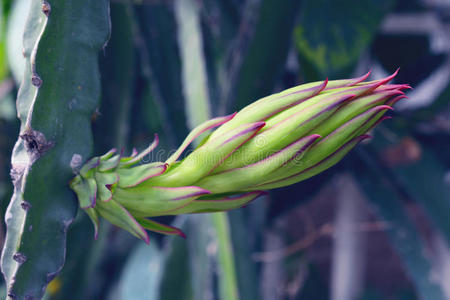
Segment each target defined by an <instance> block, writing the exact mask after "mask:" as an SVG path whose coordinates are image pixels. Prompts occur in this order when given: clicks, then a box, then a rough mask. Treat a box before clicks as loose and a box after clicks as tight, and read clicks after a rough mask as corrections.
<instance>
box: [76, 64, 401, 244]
mask: <svg viewBox="0 0 450 300" xmlns="http://www.w3.org/2000/svg"><path fill="white" fill-rule="evenodd" d="M396 73H397V72H396ZM396 73H394V74H393V75H391V76H389V77H386V78H383V79H380V80H374V81H369V82H364V80H366V79H367V77H368V76H369V73H367V74H365V75H363V76H361V77H358V78H353V79H344V80H331V81H328V80H325V81H320V82H313V83H308V84H303V85H300V86H297V87H293V88H290V89H288V90H285V91H282V92H280V93H277V94H274V95H270V96H267V97H265V98H263V99H260V100H258V101H256V102H254V103H252V104H250V105H249V106H247V107H245V108H243V109H242V110H241V111H239V112H237V113H234V114H232V115H228V116H225V117H218V118H214V119H211V120H208V121H206V122H205V123H203V124H200V125H199V126H197V127H196V128H195V129H194V130H192V132H191V133H190V134H189V135H188V136H187V137H186V139H185V140H184V142H183V143H182V144H181V146H180V147H179V148H178V149H177V150H176V151H175V152H174V153H173V155H171V156H170V157H169V158H168V159H167V161H165V162H152V163H142V161H143V158H144V157H145V156H147V155H148V154H149V153H150V152H151V151H153V150H154V149H155V148H156V146H157V144H158V137H157V136H155V140H154V142H153V143H152V144H151V145H150V146H149V147H148V148H147V149H145V150H144V151H142V152H140V153H138V152H137V151H135V150H134V151H133V152H132V154H131V155H130V156H124V155H123V152H122V153H117V151H116V150H115V149H113V150H111V151H109V152H108V153H106V154H105V155H103V156H99V157H94V158H92V159H91V160H89V161H88V162H87V163H86V164H85V165H84V166H83V167H82V168H81V169H80V171H79V172H78V174H77V176H76V177H75V178H74V179H73V180H72V181H71V183H70V186H71V188H72V189H73V190H74V191H75V193H76V194H77V196H78V201H79V203H80V207H81V208H82V209H84V210H85V211H86V213H87V214H88V216H89V217H90V218H91V220H92V222H93V224H94V229H95V236H97V233H98V224H99V217H102V218H105V219H107V220H109V221H110V222H111V223H112V224H114V225H116V226H119V227H121V228H123V229H125V230H127V231H129V232H130V233H131V234H133V235H134V236H136V237H138V238H140V239H142V240H144V241H145V242H147V243H148V241H149V237H148V234H147V231H148V230H150V231H154V232H158V233H163V234H171V235H179V236H183V237H184V234H183V233H182V232H181V231H180V230H179V229H177V228H174V227H171V226H167V225H164V224H160V223H157V222H155V221H153V220H150V219H149V218H150V217H156V216H164V215H178V214H187V213H207V212H218V211H227V210H230V209H236V208H239V207H242V206H244V205H246V204H248V203H249V202H250V201H253V200H254V199H256V198H258V197H259V196H261V195H263V194H264V192H263V190H267V189H273V188H280V187H283V186H287V185H290V184H294V183H296V182H299V181H302V180H306V179H308V178H310V177H312V176H314V175H316V174H318V173H320V172H323V171H325V170H326V169H328V168H330V167H332V166H333V165H335V164H336V163H338V162H339V161H340V160H341V159H342V158H343V157H344V156H345V155H346V154H347V153H348V152H349V151H350V150H351V149H353V148H354V147H355V146H356V145H357V144H358V143H360V142H361V141H362V140H365V139H367V138H368V137H369V136H368V135H367V134H366V133H367V132H368V131H369V130H371V129H372V128H373V127H375V126H376V125H377V124H378V123H380V122H381V121H383V120H385V119H387V118H389V117H386V116H384V114H385V113H386V111H388V110H391V109H392V108H391V106H392V105H393V104H394V103H395V102H397V101H398V100H400V99H403V98H405V97H406V96H405V95H404V93H403V92H402V90H404V89H408V88H410V87H409V86H408V85H405V84H388V82H389V81H390V80H392V79H393V78H394V77H395V75H396ZM216 127H217V128H216ZM214 128H215V130H214V131H213V132H212V133H211V134H210V135H209V136H207V137H206V138H204V139H203V141H202V142H201V143H200V145H199V146H198V147H197V148H196V149H195V150H194V151H193V152H191V153H189V154H188V155H186V157H185V158H183V159H181V160H179V158H180V157H181V155H182V154H183V152H184V151H186V149H187V148H188V146H189V145H190V144H191V143H192V142H193V141H194V140H195V139H196V138H198V137H199V136H200V135H202V134H203V133H205V132H206V131H208V130H212V129H214Z"/></svg>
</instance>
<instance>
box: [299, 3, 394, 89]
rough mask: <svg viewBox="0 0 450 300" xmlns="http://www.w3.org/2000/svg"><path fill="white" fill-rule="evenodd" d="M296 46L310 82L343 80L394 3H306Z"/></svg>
mask: <svg viewBox="0 0 450 300" xmlns="http://www.w3.org/2000/svg"><path fill="white" fill-rule="evenodd" d="M302 3H303V5H302V9H301V19H300V23H299V24H298V25H297V27H296V28H295V32H294V37H295V45H296V48H297V50H298V53H299V56H300V61H301V63H302V68H303V70H302V71H303V74H305V75H306V76H307V78H306V79H307V80H308V81H310V80H318V79H320V78H324V77H332V78H333V77H342V76H343V75H346V74H347V73H348V72H349V71H351V70H352V68H353V67H354V65H355V63H356V62H357V60H358V59H359V56H360V55H361V53H362V52H363V51H364V49H365V48H366V47H367V46H368V45H369V43H370V42H371V41H372V39H373V38H374V34H375V33H376V30H377V28H378V25H379V24H380V22H381V20H382V19H383V17H384V15H385V14H386V13H387V12H389V10H390V8H391V7H392V4H393V3H394V1H393V0H380V1H371V0H360V1H352V0H343V1H333V0H305V1H303V2H302Z"/></svg>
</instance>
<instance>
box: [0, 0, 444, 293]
mask: <svg viewBox="0 0 450 300" xmlns="http://www.w3.org/2000/svg"><path fill="white" fill-rule="evenodd" d="M28 1H29V0H17V1H5V0H3V1H2V2H1V3H2V7H1V9H2V14H1V22H0V132H1V134H0V170H1V172H0V197H1V199H2V202H1V208H2V211H3V212H4V210H5V209H6V206H7V204H8V201H9V198H10V195H11V189H12V185H11V183H10V178H9V157H10V153H11V149H12V145H13V143H14V142H15V139H16V136H17V132H18V121H17V120H16V117H15V107H14V99H15V95H16V94H17V87H18V85H19V82H20V79H21V74H22V72H23V66H22V62H21V44H20V43H21V30H22V29H21V28H22V27H23V22H24V18H26V15H27V3H28ZM111 2H112V3H111V19H112V36H111V39H110V41H109V44H108V45H107V47H106V48H105V49H104V51H103V53H100V59H101V70H102V84H103V95H102V102H101V103H102V104H101V106H100V107H99V108H98V111H97V113H96V114H94V115H93V116H92V120H93V129H94V133H95V143H96V150H95V153H96V154H102V153H104V152H106V151H107V150H109V149H110V148H112V147H124V148H125V149H127V150H130V149H131V148H132V147H137V148H138V149H142V148H144V147H145V146H146V145H147V144H148V143H149V142H150V141H151V140H152V139H153V134H154V133H155V132H156V133H159V136H160V139H161V143H160V147H159V148H158V149H160V150H164V151H170V150H173V149H175V148H176V146H177V145H179V144H180V143H181V141H182V140H183V138H184V137H185V136H186V134H187V133H188V132H189V124H191V123H190V122H195V119H196V118H197V117H198V116H196V115H195V109H194V113H192V110H191V111H190V110H189V109H188V107H189V105H192V107H200V106H201V105H202V102H201V99H198V102H196V101H197V99H196V98H195V97H187V96H186V86H187V85H188V84H189V82H190V81H196V80H198V81H199V82H200V84H199V85H198V86H200V87H203V90H204V91H207V94H206V98H207V100H208V99H209V103H210V112H211V114H212V116H217V115H223V114H227V113H231V112H233V111H236V110H238V109H240V108H242V107H244V106H245V105H247V104H249V103H251V102H253V101H254V100H256V99H258V98H260V97H263V96H266V95H268V94H271V93H273V92H276V91H280V90H283V89H286V88H289V87H291V86H294V85H297V84H300V83H303V82H309V81H315V80H323V79H325V78H326V77H328V78H329V79H337V78H348V77H352V76H359V75H362V74H364V73H366V72H367V71H368V70H372V73H371V77H370V78H371V79H378V78H381V77H382V76H385V75H388V74H390V73H392V72H394V71H395V70H396V69H397V68H398V67H400V72H399V75H398V76H397V77H396V79H395V82H396V83H407V84H410V85H411V86H412V87H414V89H413V90H410V91H408V92H407V95H408V96H409V99H407V100H402V101H401V102H399V103H398V104H397V105H396V106H395V109H396V110H395V111H394V112H393V113H391V115H393V116H394V118H393V119H392V120H390V121H386V122H383V124H381V125H380V126H379V127H378V128H377V129H376V130H375V131H374V132H372V135H373V137H374V138H373V139H372V140H370V141H369V142H367V143H365V144H364V145H360V146H359V147H358V148H357V149H356V150H354V151H352V152H351V153H350V155H348V156H347V157H346V158H345V159H344V160H343V161H342V162H340V163H339V164H338V165H337V166H335V167H333V168H331V169H330V170H327V171H326V172H324V173H323V174H321V175H318V176H316V177H314V178H312V179H309V180H307V181H305V182H301V183H298V184H295V185H293V186H290V187H286V188H282V189H278V190H275V191H272V192H271V193H270V194H269V195H268V196H267V197H261V198H260V199H258V200H257V201H255V202H253V203H252V204H251V205H249V206H247V207H246V208H243V209H240V210H237V211H233V212H231V213H229V222H230V228H231V238H232V241H233V245H232V246H233V250H234V256H235V266H236V270H237V279H238V287H239V294H240V299H244V300H253V299H263V300H275V299H286V300H287V299H289V300H290V299H318V300H320V299H333V300H334V299H337V300H340V299H364V300H369V299H370V300H372V299H373V300H376V299H432V300H434V299H437V300H438V299H450V247H449V241H450V168H449V167H450V106H449V103H450V85H449V83H450V2H449V1H445V0H411V1H410V0H397V1H394V0H377V1H376V0H359V1H351V0H340V1H338V0H302V1H292V0H283V1H280V0H245V1H240V0H183V2H182V3H183V5H180V4H179V3H178V2H177V0H172V1H169V0H166V1H163V0H159V1H158V0H135V1H126V0H120V1H119V0H112V1H111ZM189 16H194V21H195V22H197V23H195V22H194V25H197V26H191V25H192V24H191V23H189V22H190V21H191V20H190V19H189V18H188V17H189ZM183 29H184V30H183ZM187 60H192V61H191V63H192V64H193V65H194V66H204V69H201V68H200V70H191V71H192V72H189V74H188V75H189V76H188V77H186V76H185V75H183V74H184V73H183V70H185V69H183V68H185V66H186V63H187ZM202 72H203V73H202ZM202 75H204V76H203V77H202ZM205 78H206V80H205ZM190 101H191V102H190ZM192 101H194V102H192ZM199 110H201V109H199ZM165 153H166V152H165ZM162 155H164V154H162ZM86 219H87V218H86V217H85V216H84V214H82V213H80V214H79V217H78V218H77V220H76V222H75V223H74V225H73V226H72V227H71V229H70V232H69V235H68V256H67V261H66V265H65V268H64V270H63V272H62V274H61V275H60V276H58V277H57V278H56V279H55V280H54V281H53V282H52V283H51V284H50V286H49V288H48V293H47V295H46V297H48V299H131V300H134V299H136V300H140V299H168V300H171V299H177V300H178V299H195V300H197V299H221V300H231V299H224V298H223V297H221V296H220V292H219V291H218V290H219V288H218V287H219V286H220V281H221V276H222V273H221V267H223V266H221V265H220V262H218V260H217V239H218V238H220V237H217V236H216V235H215V233H214V228H213V225H212V222H211V218H210V216H209V215H194V216H181V217H179V218H177V219H176V220H174V222H175V223H176V224H178V225H179V226H181V227H182V228H183V230H184V231H185V233H186V234H187V236H188V238H187V240H183V239H181V238H178V237H176V238H167V237H163V236H160V235H152V236H151V245H150V246H146V245H144V243H143V242H141V241H137V240H136V239H134V238H133V237H131V236H129V234H127V233H125V232H123V231H120V230H118V229H116V228H113V227H112V226H108V224H106V223H104V224H102V230H101V232H100V238H99V240H97V241H93V238H92V235H93V232H92V231H93V230H92V228H91V224H90V223H89V220H86ZM163 221H165V222H170V221H172V219H171V218H164V219H163ZM2 226H3V228H2V230H1V235H0V242H2V240H3V237H4V225H2Z"/></svg>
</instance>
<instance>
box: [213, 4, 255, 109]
mask: <svg viewBox="0 0 450 300" xmlns="http://www.w3.org/2000/svg"><path fill="white" fill-rule="evenodd" d="M260 5H261V0H249V1H246V2H245V7H244V12H243V13H242V17H241V23H240V24H239V30H238V34H237V36H236V37H235V39H234V41H233V42H232V46H231V47H230V50H229V51H228V53H227V55H226V59H225V63H226V65H228V66H229V67H228V68H224V72H225V73H226V74H225V75H224V76H222V77H223V79H224V80H222V82H221V87H222V89H221V95H220V106H219V115H222V114H226V112H227V108H228V103H229V102H230V100H231V98H232V97H233V91H235V87H236V82H237V80H238V75H239V72H240V70H241V67H242V63H243V61H244V57H245V53H246V52H247V50H248V46H249V44H250V40H251V37H252V36H253V33H254V30H255V27H256V26H255V24H256V21H257V17H258V15H257V13H258V11H259V9H260Z"/></svg>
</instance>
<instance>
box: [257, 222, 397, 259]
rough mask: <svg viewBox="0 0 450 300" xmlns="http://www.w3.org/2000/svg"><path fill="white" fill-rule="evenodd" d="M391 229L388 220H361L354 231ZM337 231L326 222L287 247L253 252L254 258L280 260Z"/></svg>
mask: <svg viewBox="0 0 450 300" xmlns="http://www.w3.org/2000/svg"><path fill="white" fill-rule="evenodd" d="M387 229H389V223H387V222H381V221H380V222H378V221H377V222H360V223H357V224H356V226H355V227H354V228H353V231H354V232H379V231H385V230H387ZM335 232H336V228H335V227H334V225H333V224H332V223H325V224H323V225H321V226H320V227H318V228H316V229H313V230H312V231H311V232H309V233H308V234H306V235H305V236H304V237H303V238H302V239H300V240H298V241H296V242H295V243H293V244H291V245H289V246H286V247H285V248H281V249H277V250H273V251H266V252H257V253H254V254H253V259H254V260H255V261H262V262H272V261H276V260H280V259H282V258H284V257H286V256H290V255H293V254H295V253H297V252H300V251H302V250H305V249H307V248H309V247H311V246H312V245H313V244H314V243H315V242H317V241H318V240H319V239H321V238H323V237H332V236H334V234H335Z"/></svg>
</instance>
